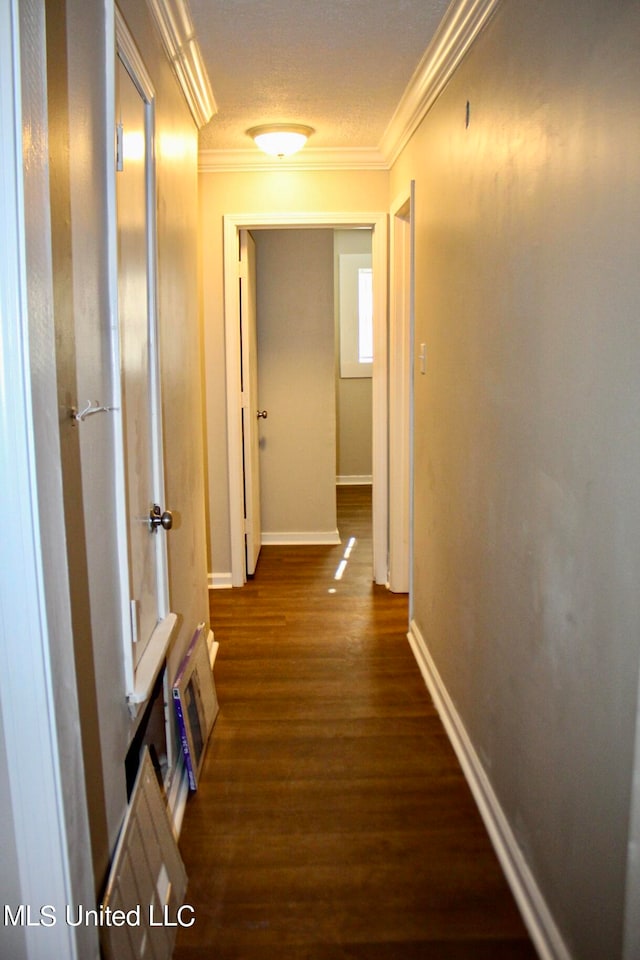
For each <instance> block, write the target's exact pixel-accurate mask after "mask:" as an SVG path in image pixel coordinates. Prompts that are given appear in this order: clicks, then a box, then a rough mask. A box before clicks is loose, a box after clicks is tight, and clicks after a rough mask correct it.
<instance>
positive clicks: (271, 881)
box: [174, 487, 536, 960]
mask: <svg viewBox="0 0 640 960" xmlns="http://www.w3.org/2000/svg"><path fill="white" fill-rule="evenodd" d="M370 516H371V505H370V489H368V488H366V487H339V488H338V525H339V529H340V534H341V537H342V545H341V546H338V547H274V546H270V547H265V548H263V550H262V554H261V558H260V561H259V565H258V569H257V573H256V576H255V578H254V579H253V580H252V581H250V582H249V583H248V584H247V585H246V587H244V588H243V589H241V590H223V591H215V592H213V593H212V594H211V622H212V627H213V629H214V631H215V637H216V640H218V641H219V642H220V649H219V654H218V659H217V662H216V686H217V691H218V697H219V700H220V704H221V709H220V714H219V717H218V720H217V723H216V726H215V729H214V732H213V736H212V740H211V742H210V744H209V749H208V754H207V758H206V761H205V765H204V768H203V772H202V775H201V780H200V785H199V789H198V792H197V794H195V795H194V796H192V797H191V798H190V800H189V803H188V806H187V811H186V815H185V820H184V824H183V828H182V834H181V838H180V847H181V851H182V855H183V857H184V860H185V864H186V867H187V873H188V875H189V888H188V891H187V896H186V902H187V903H189V904H191V905H192V906H193V907H194V909H195V915H196V923H195V925H194V926H193V928H190V929H184V930H181V931H180V932H179V935H178V941H177V947H176V950H175V953H174V958H175V960H196V958H197V960H200V958H202V960H204V958H209V957H211V958H216V960H231V958H234V960H270V958H273V960H302V958H305V960H337V958H347V957H351V958H361V960H416V958H421V960H422V958H429V960H454V958H455V960H507V958H509V960H515V958H518V960H525V958H530V960H532V958H535V956H536V953H535V951H534V949H533V947H532V945H531V942H530V941H529V939H528V937H527V934H526V931H525V929H524V927H523V924H522V922H521V920H520V917H519V914H518V911H517V908H516V907H515V904H514V901H513V898H512V896H511V893H510V891H509V889H508V887H507V884H506V882H505V880H504V878H503V875H502V872H501V869H500V867H499V864H498V862H497V859H496V857H495V854H494V853H493V849H492V847H491V844H490V842H489V839H488V837H487V834H486V831H485V829H484V827H483V824H482V822H481V820H480V817H479V814H478V813H477V810H476V807H475V804H474V801H473V799H472V797H471V794H470V792H469V789H468V787H467V785H466V783H465V781H464V778H463V776H462V773H461V771H460V768H459V765H458V763H457V760H456V758H455V755H454V753H453V750H452V748H451V746H450V744H449V742H448V739H447V737H446V734H445V732H444V730H443V728H442V725H441V723H440V721H439V719H438V717H437V715H436V712H435V710H434V708H433V706H432V704H431V701H430V698H429V695H428V692H427V690H426V688H425V685H424V682H423V679H422V677H421V674H420V671H419V669H418V667H417V665H416V663H415V660H414V658H413V655H412V653H411V650H410V647H409V644H408V642H407V640H406V630H407V600H406V597H405V596H399V595H393V594H391V593H389V592H388V591H387V590H385V589H384V588H382V587H375V586H373V585H372V583H371V532H370V531H371V525H370ZM352 538H354V539H352ZM345 561H346V562H345ZM340 571H342V575H341V576H340V578H339V579H336V576H337V574H338V573H340Z"/></svg>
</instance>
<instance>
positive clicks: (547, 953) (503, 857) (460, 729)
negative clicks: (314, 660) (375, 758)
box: [408, 620, 571, 960]
mask: <svg viewBox="0 0 640 960" xmlns="http://www.w3.org/2000/svg"><path fill="white" fill-rule="evenodd" d="M408 639H409V643H410V645H411V649H412V650H413V654H414V656H415V658H416V661H417V663H418V666H419V668H420V672H421V673H422V676H423V678H424V681H425V683H426V685H427V687H428V689H429V693H430V694H431V697H432V699H433V702H434V705H435V707H436V709H437V711H438V714H439V716H440V719H441V720H442V723H443V726H444V728H445V730H446V732H447V735H448V737H449V740H450V741H451V745H452V746H453V749H454V750H455V752H456V756H457V757H458V760H459V761H460V766H461V767H462V770H463V772H464V775H465V777H466V780H467V782H468V784H469V787H470V788H471V792H472V793H473V796H474V799H475V801H476V804H477V807H478V810H479V811H480V815H481V816H482V819H483V821H484V825H485V827H486V828H487V832H488V834H489V837H490V839H491V842H492V844H493V846H494V849H495V851H496V854H497V856H498V859H499V860H500V864H501V866H502V869H503V870H504V873H505V876H506V878H507V881H508V883H509V886H510V887H511V891H512V893H513V895H514V897H515V900H516V902H517V904H518V906H519V908H520V912H521V914H522V917H523V920H524V922H525V924H526V926H527V929H528V930H529V933H530V935H531V939H532V940H533V942H534V944H535V947H536V949H537V951H538V953H539V955H540V960H571V954H570V953H569V951H568V949H567V947H566V945H565V943H564V941H563V939H562V936H561V934H560V931H559V930H558V927H557V926H556V924H555V921H554V919H553V916H552V914H551V911H550V910H549V908H548V906H547V904H546V902H545V900H544V897H543V896H542V893H541V891H540V889H539V887H538V885H537V883H536V881H535V879H534V877H533V874H532V873H531V870H530V869H529V866H528V864H527V862H526V860H525V858H524V856H523V854H522V851H521V850H520V847H519V846H518V843H517V840H516V838H515V835H514V833H513V830H512V829H511V826H510V824H509V821H508V819H507V817H506V815H505V813H504V811H503V809H502V807H501V806H500V801H499V800H498V797H497V796H496V794H495V791H494V789H493V787H492V786H491V781H490V780H489V777H488V776H487V774H486V772H485V770H484V767H483V766H482V762H481V760H480V757H479V756H478V754H477V753H476V750H475V748H474V746H473V743H472V742H471V739H470V737H469V735H468V733H467V731H466V729H465V726H464V723H463V721H462V718H461V717H460V714H459V713H458V711H457V710H456V707H455V704H454V703H453V701H452V699H451V697H450V696H449V693H448V691H447V688H446V687H445V685H444V682H443V680H442V677H441V676H440V674H439V673H438V669H437V667H436V665H435V663H434V661H433V658H432V657H431V654H430V653H429V650H428V647H427V644H426V642H425V639H424V637H423V636H422V634H421V633H420V630H419V628H418V626H417V624H416V622H415V621H414V620H412V621H411V624H410V628H409V633H408Z"/></svg>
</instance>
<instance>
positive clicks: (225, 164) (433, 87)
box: [147, 0, 501, 173]
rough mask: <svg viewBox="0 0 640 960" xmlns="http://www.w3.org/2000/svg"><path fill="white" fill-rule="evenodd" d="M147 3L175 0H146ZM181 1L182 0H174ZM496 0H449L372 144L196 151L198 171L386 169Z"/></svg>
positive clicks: (431, 104) (395, 157) (396, 157)
mask: <svg viewBox="0 0 640 960" xmlns="http://www.w3.org/2000/svg"><path fill="white" fill-rule="evenodd" d="M147 2H148V3H149V4H159V3H161V2H162V3H163V4H164V3H169V2H174V3H177V2H178V0H147ZM180 2H184V0H180ZM500 2H501V0H453V3H451V5H450V6H449V8H448V9H447V11H446V13H445V15H444V17H443V19H442V22H441V23H440V26H439V27H438V29H437V31H436V33H435V35H434V37H433V40H432V41H431V43H430V44H429V46H428V47H427V49H426V51H425V53H424V56H423V57H422V59H421V61H420V63H419V64H418V66H417V68H416V70H415V73H414V74H413V77H412V78H411V80H410V81H409V84H408V86H407V88H406V90H405V92H404V93H403V95H402V98H401V100H400V102H399V104H398V106H397V107H396V110H395V112H394V114H393V117H392V118H391V120H390V122H389V124H388V126H387V129H386V130H385V132H384V134H383V136H382V140H381V141H380V144H379V145H378V147H377V148H373V147H371V148H369V147H363V148H356V149H335V150H330V149H320V148H316V149H313V148H309V147H305V148H304V149H303V150H302V151H301V152H300V153H298V154H295V156H293V157H290V158H286V157H285V158H282V159H277V158H267V157H265V155H264V154H261V153H260V152H259V151H257V150H255V149H254V150H207V149H202V150H200V152H199V163H198V169H199V170H200V172H203V173H229V172H233V171H238V172H240V171H249V170H253V171H269V170H270V171H273V170H390V169H391V167H392V166H393V164H394V163H395V162H396V160H397V159H398V156H399V155H400V153H401V152H402V150H403V149H404V147H405V146H406V144H407V143H408V141H409V139H410V138H411V137H412V136H413V134H414V133H415V131H416V129H417V127H418V126H419V125H420V123H421V122H422V120H423V119H424V118H425V116H426V115H427V113H428V112H429V110H430V109H431V107H432V106H433V105H434V103H435V102H436V100H437V99H438V97H439V96H440V94H441V93H442V91H443V90H444V88H445V87H446V85H447V83H448V82H449V80H450V79H451V77H452V76H453V74H454V73H455V71H456V70H457V68H458V67H459V65H460V63H461V62H462V60H463V59H464V57H465V56H466V55H467V53H468V52H469V50H470V48H471V46H472V45H473V43H474V41H475V40H476V38H477V36H478V34H479V33H480V31H481V30H482V29H483V27H484V26H485V25H486V23H487V22H488V21H489V19H490V17H491V16H492V15H493V13H494V11H495V10H496V8H497V7H498V5H499V4H500Z"/></svg>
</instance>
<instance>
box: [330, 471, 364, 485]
mask: <svg viewBox="0 0 640 960" xmlns="http://www.w3.org/2000/svg"><path fill="white" fill-rule="evenodd" d="M372 483H373V477H372V476H371V474H370V473H369V474H363V475H362V476H359V475H357V474H341V475H340V476H339V477H336V485H337V486H338V487H366V486H369V487H370V486H371V484H372Z"/></svg>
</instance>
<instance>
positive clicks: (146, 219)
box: [116, 58, 170, 673]
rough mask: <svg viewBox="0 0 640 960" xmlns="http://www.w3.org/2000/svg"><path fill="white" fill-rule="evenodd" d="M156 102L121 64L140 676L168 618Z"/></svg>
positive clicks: (129, 490)
mask: <svg viewBox="0 0 640 960" xmlns="http://www.w3.org/2000/svg"><path fill="white" fill-rule="evenodd" d="M150 110H151V104H150V103H149V102H148V100H147V99H146V98H145V97H144V96H143V94H142V92H141V90H140V88H139V86H138V85H137V84H136V83H135V82H134V80H133V78H132V76H131V74H130V73H129V71H128V70H127V68H126V67H125V66H124V65H123V63H122V61H121V60H120V59H119V58H118V59H117V89H116V111H117V112H116V119H117V174H116V196H117V239H118V323H119V343H120V384H121V409H122V430H123V461H124V474H125V495H126V515H127V552H128V567H129V591H130V611H131V636H132V641H133V642H132V666H133V671H134V673H135V671H136V669H137V668H138V666H139V665H140V662H141V660H142V657H143V655H144V653H145V650H146V649H147V647H148V645H149V642H150V640H151V637H152V635H153V633H154V631H155V629H156V627H157V626H158V624H159V623H160V622H161V620H162V619H163V618H164V617H165V616H166V613H167V610H166V605H167V596H166V573H165V571H166V552H165V551H166V544H165V533H164V529H165V528H168V527H169V526H170V515H169V514H168V513H167V514H165V516H164V517H163V515H162V510H161V509H160V501H161V497H162V491H163V488H164V484H163V476H162V457H161V455H160V449H161V447H160V441H159V430H160V419H159V417H160V405H159V397H158V395H157V383H158V377H157V354H156V348H155V342H156V336H155V334H156V320H155V303H154V269H153V259H154V249H155V245H154V225H155V217H154V213H153V207H152V204H153V189H152V186H153V167H152V163H153V150H152V143H151V138H152V125H151V120H150V116H151V115H150ZM154 505H155V509H154Z"/></svg>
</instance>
